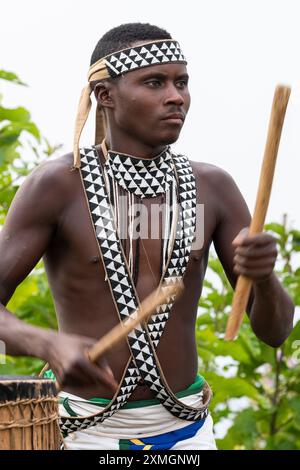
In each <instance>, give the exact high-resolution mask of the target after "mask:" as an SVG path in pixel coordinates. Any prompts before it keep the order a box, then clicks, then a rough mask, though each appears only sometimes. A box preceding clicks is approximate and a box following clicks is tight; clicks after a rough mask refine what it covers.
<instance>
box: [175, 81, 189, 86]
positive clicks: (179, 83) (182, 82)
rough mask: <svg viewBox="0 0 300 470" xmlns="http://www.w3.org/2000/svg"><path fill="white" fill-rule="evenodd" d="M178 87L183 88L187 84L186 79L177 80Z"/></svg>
mask: <svg viewBox="0 0 300 470" xmlns="http://www.w3.org/2000/svg"><path fill="white" fill-rule="evenodd" d="M177 86H178V88H185V87H186V86H187V81H186V80H180V81H179V82H177Z"/></svg>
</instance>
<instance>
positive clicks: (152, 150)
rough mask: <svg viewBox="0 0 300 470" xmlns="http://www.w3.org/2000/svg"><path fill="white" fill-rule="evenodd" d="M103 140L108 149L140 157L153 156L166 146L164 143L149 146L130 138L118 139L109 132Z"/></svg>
mask: <svg viewBox="0 0 300 470" xmlns="http://www.w3.org/2000/svg"><path fill="white" fill-rule="evenodd" d="M105 142H106V146H107V149H108V150H113V151H114V152H119V153H124V154H126V155H132V156H135V157H140V158H153V157H155V156H156V155H159V154H160V153H162V152H163V151H164V150H165V149H166V148H167V146H166V145H158V146H149V145H147V144H145V143H143V142H138V141H136V140H133V139H130V138H124V139H123V138H122V139H120V138H118V137H113V136H112V135H111V134H109V133H108V134H107V136H106V140H105Z"/></svg>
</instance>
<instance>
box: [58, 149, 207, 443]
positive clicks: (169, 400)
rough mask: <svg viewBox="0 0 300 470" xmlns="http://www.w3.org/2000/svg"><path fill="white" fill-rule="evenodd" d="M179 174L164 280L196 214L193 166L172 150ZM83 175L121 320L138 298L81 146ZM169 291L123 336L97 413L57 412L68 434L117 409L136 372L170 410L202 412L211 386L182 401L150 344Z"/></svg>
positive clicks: (100, 183) (89, 155)
mask: <svg viewBox="0 0 300 470" xmlns="http://www.w3.org/2000/svg"><path fill="white" fill-rule="evenodd" d="M172 158H173V161H174V164H175V168H176V172H177V175H178V179H179V198H180V202H181V206H182V215H183V217H182V222H181V223H178V224H177V225H178V233H177V235H176V240H175V243H174V248H173V252H172V255H171V258H170V262H169V265H168V267H167V270H166V273H165V276H164V281H165V282H166V283H172V282H174V281H175V280H176V279H177V278H178V277H180V278H181V277H182V275H183V274H184V272H185V269H186V265H187V262H188V259H189V253H190V250H191V244H192V240H193V237H194V230H195V217H196V188H195V181H194V177H193V173H192V169H191V167H190V164H189V162H188V160H187V158H186V157H184V156H175V155H173V156H172ZM81 161H82V163H83V165H82V168H81V175H82V181H83V184H84V189H85V194H86V196H87V200H88V203H89V209H90V214H91V216H92V221H93V225H94V229H95V233H96V237H97V240H98V243H99V247H100V253H101V255H102V259H103V262H104V266H105V270H106V273H107V278H108V281H109V284H110V288H111V292H112V295H113V298H114V301H115V304H116V306H117V308H118V312H119V316H120V320H121V321H124V320H125V319H126V318H127V317H128V316H129V315H130V313H132V312H133V311H134V310H136V308H138V305H139V303H138V298H137V294H136V291H135V288H134V285H133V283H132V281H131V277H130V274H129V272H128V268H127V264H126V262H124V258H125V255H124V253H123V249H122V246H121V243H120V240H119V238H118V234H117V232H116V229H115V227H114V220H113V215H112V210H111V207H110V202H109V197H108V192H107V190H106V188H105V182H104V178H103V172H102V168H101V166H99V161H98V158H97V153H96V150H95V149H94V148H87V149H82V150H81ZM174 300H175V299H174V297H173V298H171V297H170V298H169V299H168V303H167V304H164V305H160V306H159V307H158V309H157V312H156V315H154V316H153V317H152V320H151V322H149V326H148V328H147V326H142V325H138V327H136V328H135V329H134V330H133V331H132V332H131V333H130V334H129V335H128V342H129V345H130V349H131V353H132V356H133V357H131V358H130V360H129V363H128V365H127V369H126V372H125V374H124V375H123V379H122V381H121V384H120V386H119V390H118V392H117V393H116V395H115V396H114V398H113V399H112V401H111V403H110V404H109V405H108V406H107V407H106V408H105V409H104V410H102V411H101V412H100V413H97V414H96V415H92V416H86V417H76V418H74V417H68V418H64V417H62V418H61V423H60V424H61V429H62V432H63V433H64V434H68V433H70V432H73V431H75V430H78V429H85V428H87V427H89V426H92V425H94V424H97V423H99V422H102V421H104V419H106V418H108V417H110V416H112V414H114V413H115V412H116V411H117V410H118V409H120V408H121V407H122V406H123V405H124V404H125V403H126V401H127V400H128V398H129V396H130V395H131V394H132V392H133V390H134V389H135V388H136V386H137V385H138V383H139V381H140V379H141V377H142V378H143V379H144V382H145V383H146V384H147V385H148V386H149V388H150V389H151V390H153V391H154V392H155V395H156V397H157V398H158V399H159V400H160V402H161V404H162V405H164V406H165V408H166V409H167V410H169V411H170V412H171V413H172V414H174V415H175V416H177V417H179V418H182V419H185V420H192V421H193V420H198V419H203V418H204V417H206V416H207V413H208V410H207V406H208V402H209V396H210V390H209V387H208V386H207V385H205V387H206V389H204V390H203V393H204V394H206V397H207V400H205V402H204V405H203V406H202V407H201V408H197V409H195V408H192V407H189V406H186V405H183V404H182V402H180V401H179V400H178V399H177V397H176V396H175V395H174V394H173V393H172V391H171V390H170V389H169V387H168V385H167V383H166V382H165V379H164V376H163V374H162V372H161V369H160V366H159V361H158V359H157V356H156V354H155V348H156V347H157V345H158V343H159V339H160V337H161V335H162V333H163V331H164V326H165V323H166V321H167V319H168V317H169V314H170V310H171V308H172V305H173V303H174Z"/></svg>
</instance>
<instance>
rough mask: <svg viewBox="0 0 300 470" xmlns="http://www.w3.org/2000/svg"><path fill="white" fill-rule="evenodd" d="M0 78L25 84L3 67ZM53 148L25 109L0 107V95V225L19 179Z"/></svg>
mask: <svg viewBox="0 0 300 470" xmlns="http://www.w3.org/2000/svg"><path fill="white" fill-rule="evenodd" d="M0 79H3V80H6V81H9V82H11V83H12V86H15V85H25V84H24V83H23V82H22V81H21V80H20V79H19V77H18V76H17V75H15V74H14V73H12V72H6V71H4V70H0ZM56 149H57V147H56V148H55V147H51V145H50V144H49V142H48V141H47V139H45V138H44V137H42V136H41V134H40V131H39V129H38V127H37V126H36V125H35V124H34V122H32V120H31V116H30V113H29V111H28V110H27V109H25V108H24V107H22V106H18V107H17V108H7V107H5V106H3V104H2V100H1V95H0V175H1V177H0V224H3V223H4V220H5V216H6V213H7V211H8V209H9V206H10V204H11V201H12V199H13V197H14V195H15V193H16V191H17V189H18V187H19V185H20V183H21V181H22V178H23V177H24V176H26V175H27V174H28V173H29V172H30V171H31V170H33V168H34V167H35V166H37V165H38V164H39V163H41V162H42V161H43V160H44V159H45V158H46V157H47V156H50V155H51V154H52V153H53V152H54V151H55V150H56Z"/></svg>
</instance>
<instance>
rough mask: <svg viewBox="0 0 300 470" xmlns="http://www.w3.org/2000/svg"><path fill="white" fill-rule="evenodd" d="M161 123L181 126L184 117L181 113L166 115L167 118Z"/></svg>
mask: <svg viewBox="0 0 300 470" xmlns="http://www.w3.org/2000/svg"><path fill="white" fill-rule="evenodd" d="M163 121H168V122H170V123H174V124H183V122H184V115H183V114H182V113H172V114H167V116H165V117H164V118H163Z"/></svg>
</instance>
